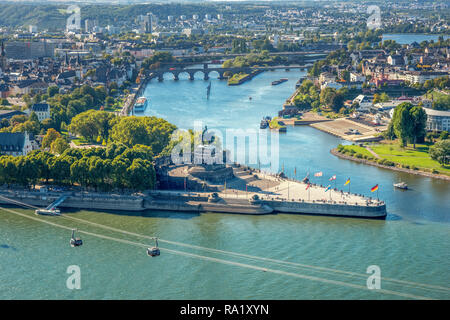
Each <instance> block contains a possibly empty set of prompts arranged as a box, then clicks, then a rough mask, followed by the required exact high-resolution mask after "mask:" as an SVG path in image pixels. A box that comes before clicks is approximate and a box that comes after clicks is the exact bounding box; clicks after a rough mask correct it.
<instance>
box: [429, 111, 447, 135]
mask: <svg viewBox="0 0 450 320" xmlns="http://www.w3.org/2000/svg"><path fill="white" fill-rule="evenodd" d="M423 109H424V110H425V112H426V113H427V130H429V131H450V111H443V110H434V109H428V108H423Z"/></svg>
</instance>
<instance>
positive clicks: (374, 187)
mask: <svg viewBox="0 0 450 320" xmlns="http://www.w3.org/2000/svg"><path fill="white" fill-rule="evenodd" d="M283 172H284V164H283ZM294 175H295V176H297V168H296V167H295V168H294ZM322 176H323V172H322V171H319V172H316V173H314V177H322ZM307 177H309V172H308V173H307V175H306V178H307ZM328 180H329V181H335V180H336V175H333V176H331V178H330V179H328ZM349 183H350V178H348V179H347V180H346V181H345V183H344V186H346V185H348V184H349ZM310 186H311V183H309V182H308V184H307V185H306V189H305V190H308V189H309V188H310ZM328 190H331V185H329V186H328V187H327V188H326V189H325V192H327V191H328ZM349 190H350V186H349ZM377 190H378V184H377V185H375V186H373V187H372V188H370V192H375V191H377Z"/></svg>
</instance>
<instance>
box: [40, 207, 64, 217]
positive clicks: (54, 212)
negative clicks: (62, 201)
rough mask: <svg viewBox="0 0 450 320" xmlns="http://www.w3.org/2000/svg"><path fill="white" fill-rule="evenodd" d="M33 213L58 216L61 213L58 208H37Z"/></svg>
mask: <svg viewBox="0 0 450 320" xmlns="http://www.w3.org/2000/svg"><path fill="white" fill-rule="evenodd" d="M34 213H35V214H37V215H41V216H59V215H60V214H61V212H60V211H59V210H58V209H50V210H48V209H37V210H35V211H34Z"/></svg>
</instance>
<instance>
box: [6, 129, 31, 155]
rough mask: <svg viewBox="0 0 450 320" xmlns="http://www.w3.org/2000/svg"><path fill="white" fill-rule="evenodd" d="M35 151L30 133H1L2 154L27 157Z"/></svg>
mask: <svg viewBox="0 0 450 320" xmlns="http://www.w3.org/2000/svg"><path fill="white" fill-rule="evenodd" d="M32 150H33V146H32V143H31V140H30V135H29V134H28V132H16V133H11V132H0V153H1V154H5V155H10V156H26V155H27V154H28V152H30V151H32Z"/></svg>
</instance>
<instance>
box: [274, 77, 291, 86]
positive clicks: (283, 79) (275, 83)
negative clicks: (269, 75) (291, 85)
mask: <svg viewBox="0 0 450 320" xmlns="http://www.w3.org/2000/svg"><path fill="white" fill-rule="evenodd" d="M286 81H288V79H287V78H281V79H280V80H275V81H272V85H273V86H276V85H277V84H280V83H283V82H286Z"/></svg>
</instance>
